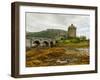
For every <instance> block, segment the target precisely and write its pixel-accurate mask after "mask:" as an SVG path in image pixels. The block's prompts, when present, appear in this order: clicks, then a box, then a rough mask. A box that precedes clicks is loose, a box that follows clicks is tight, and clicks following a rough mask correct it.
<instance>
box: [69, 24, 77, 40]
mask: <svg viewBox="0 0 100 80" xmlns="http://www.w3.org/2000/svg"><path fill="white" fill-rule="evenodd" d="M67 37H68V38H75V37H76V27H75V26H74V25H73V24H71V25H70V26H69V27H68V32H67Z"/></svg>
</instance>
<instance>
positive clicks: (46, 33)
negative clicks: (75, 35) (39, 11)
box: [26, 29, 67, 39]
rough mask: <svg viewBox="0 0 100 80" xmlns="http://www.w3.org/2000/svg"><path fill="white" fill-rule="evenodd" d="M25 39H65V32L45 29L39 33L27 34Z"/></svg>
mask: <svg viewBox="0 0 100 80" xmlns="http://www.w3.org/2000/svg"><path fill="white" fill-rule="evenodd" d="M26 37H27V38H28V37H43V38H52V39H55V38H59V37H67V31H65V30H61V29H47V30H43V31H40V32H27V33H26Z"/></svg>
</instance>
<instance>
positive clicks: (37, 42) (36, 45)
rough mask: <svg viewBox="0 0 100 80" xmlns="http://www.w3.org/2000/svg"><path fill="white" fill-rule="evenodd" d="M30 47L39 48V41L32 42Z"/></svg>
mask: <svg viewBox="0 0 100 80" xmlns="http://www.w3.org/2000/svg"><path fill="white" fill-rule="evenodd" d="M32 46H33V47H39V46H40V41H38V40H35V41H33V43H32Z"/></svg>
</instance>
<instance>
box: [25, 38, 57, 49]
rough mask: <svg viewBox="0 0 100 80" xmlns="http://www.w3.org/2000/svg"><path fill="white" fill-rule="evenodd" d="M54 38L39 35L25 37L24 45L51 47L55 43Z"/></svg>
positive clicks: (28, 46)
mask: <svg viewBox="0 0 100 80" xmlns="http://www.w3.org/2000/svg"><path fill="white" fill-rule="evenodd" d="M56 42H57V41H56V40H55V39H51V38H41V37H32V38H27V39H26V47H27V48H31V47H52V46H55V44H56Z"/></svg>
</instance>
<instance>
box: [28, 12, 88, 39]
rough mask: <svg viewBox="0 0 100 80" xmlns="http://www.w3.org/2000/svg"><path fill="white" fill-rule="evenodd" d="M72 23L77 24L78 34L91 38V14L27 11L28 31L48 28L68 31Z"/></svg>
mask: <svg viewBox="0 0 100 80" xmlns="http://www.w3.org/2000/svg"><path fill="white" fill-rule="evenodd" d="M70 24H74V25H75V26H76V28H77V36H86V37H87V38H89V32H90V31H89V28H90V16H89V15H74V14H47V13H26V31H28V32H38V31H42V30H46V29H62V30H66V31H67V29H68V26H70Z"/></svg>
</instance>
